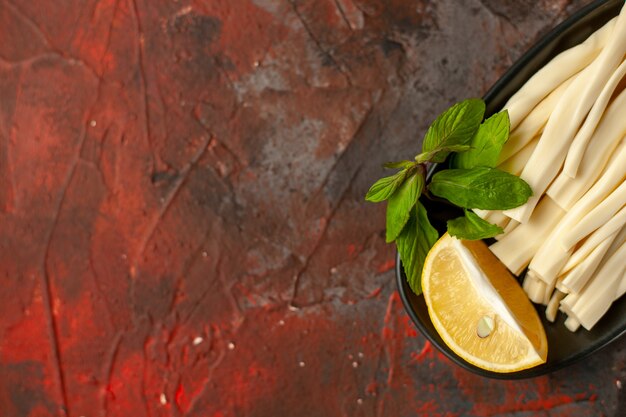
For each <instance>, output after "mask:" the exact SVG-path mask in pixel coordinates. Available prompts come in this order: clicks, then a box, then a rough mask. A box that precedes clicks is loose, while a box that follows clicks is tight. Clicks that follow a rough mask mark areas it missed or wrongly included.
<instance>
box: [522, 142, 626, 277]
mask: <svg viewBox="0 0 626 417" xmlns="http://www.w3.org/2000/svg"><path fill="white" fill-rule="evenodd" d="M620 146H621V145H620ZM625 160H626V146H621V148H620V155H619V157H617V158H614V159H612V160H611V162H610V163H609V165H607V167H606V168H605V170H604V173H603V174H602V175H601V179H600V180H599V181H598V182H596V183H595V184H594V186H593V187H591V189H589V191H587V193H585V195H584V196H583V197H582V198H581V199H580V200H578V202H577V203H576V204H574V206H573V207H572V209H571V210H569V211H568V212H567V213H566V214H565V215H564V216H563V218H562V219H561V220H560V221H559V223H558V224H557V225H556V227H555V228H554V229H553V230H552V232H551V233H550V234H549V235H548V236H547V237H546V238H545V239H544V241H543V243H542V245H541V247H540V248H539V250H538V251H537V253H536V254H535V256H534V257H533V259H532V261H531V262H530V265H529V267H530V268H531V269H533V270H534V271H535V272H536V273H537V274H538V275H539V277H541V279H542V280H543V281H544V282H545V283H546V284H552V283H553V282H554V280H556V277H557V276H558V273H559V272H560V271H561V269H562V268H563V266H565V263H566V262H567V259H568V258H569V257H570V256H571V254H572V252H573V250H572V249H570V250H567V249H566V248H564V247H563V245H561V238H562V236H563V234H564V233H565V232H567V231H569V230H570V229H572V228H574V227H575V226H576V224H577V223H578V222H579V221H580V220H581V219H582V218H583V217H584V216H585V215H586V214H587V213H589V212H590V211H591V210H593V208H594V207H596V206H597V205H598V204H600V203H601V202H602V200H604V199H605V198H606V197H607V196H608V195H609V194H610V193H611V192H612V191H613V190H615V188H616V187H617V186H618V184H621V182H622V180H623V178H624V165H623V161H625Z"/></svg>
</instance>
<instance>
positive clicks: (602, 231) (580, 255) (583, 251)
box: [560, 224, 626, 274]
mask: <svg viewBox="0 0 626 417" xmlns="http://www.w3.org/2000/svg"><path fill="white" fill-rule="evenodd" d="M613 226H614V224H609V225H606V224H605V225H603V226H602V227H601V228H599V229H598V230H596V231H595V232H593V234H592V235H591V236H589V237H588V238H587V239H585V242H584V243H583V244H582V245H580V247H578V248H577V249H576V250H575V251H574V253H573V254H572V256H571V257H570V258H569V259H568V260H567V263H566V264H565V266H564V267H563V269H562V270H561V272H560V273H561V274H565V273H567V272H568V271H570V270H571V269H572V268H574V267H575V266H576V265H578V264H579V263H581V262H582V261H583V260H584V259H585V258H587V256H589V255H590V254H591V252H592V251H594V250H595V249H596V248H597V247H598V245H600V244H601V243H602V242H604V241H605V240H606V239H607V238H608V237H609V236H613V240H616V241H617V242H623V241H624V239H626V227H623V226H622V228H621V229H620V230H616V229H615V228H614V227H613Z"/></svg>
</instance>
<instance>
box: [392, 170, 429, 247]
mask: <svg viewBox="0 0 626 417" xmlns="http://www.w3.org/2000/svg"><path fill="white" fill-rule="evenodd" d="M423 188H424V177H423V176H422V175H421V173H414V174H412V175H410V176H409V178H408V179H407V180H406V181H404V183H403V184H402V185H401V186H400V188H398V191H396V192H395V193H394V194H393V195H392V196H391V198H390V199H389V201H388V202H387V242H393V241H394V240H396V238H397V237H398V235H399V234H400V232H402V229H403V228H404V225H406V222H407V221H408V220H409V216H410V214H411V209H412V208H413V206H415V203H416V202H417V199H418V198H419V196H420V194H421V193H422V189H423Z"/></svg>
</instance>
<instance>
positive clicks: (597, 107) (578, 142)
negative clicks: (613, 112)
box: [563, 61, 626, 178]
mask: <svg viewBox="0 0 626 417" xmlns="http://www.w3.org/2000/svg"><path fill="white" fill-rule="evenodd" d="M624 75H626V61H624V62H622V64H621V65H620V66H619V67H617V69H616V70H615V72H614V73H613V75H612V76H611V78H610V79H609V81H608V82H607V83H606V85H605V86H604V88H603V89H602V92H601V93H600V95H599V96H598V99H597V100H596V102H595V103H594V105H593V107H592V108H591V110H590V111H589V114H588V115H587V118H586V119H585V122H584V123H583V125H582V127H581V128H580V130H579V131H578V133H577V134H576V136H575V137H574V140H573V141H572V146H570V148H569V151H568V152H567V157H566V158H565V164H564V165H563V174H565V175H567V176H568V177H570V178H575V177H576V173H577V172H578V166H579V165H580V162H581V160H582V158H583V154H584V153H585V150H586V149H587V144H588V143H589V140H590V139H591V135H592V134H593V132H594V130H595V129H596V127H597V126H598V122H599V121H600V117H602V114H603V113H604V110H605V109H606V106H607V104H609V99H610V98H611V96H612V95H613V92H614V91H615V89H616V88H617V85H618V84H619V83H620V82H621V81H622V78H624Z"/></svg>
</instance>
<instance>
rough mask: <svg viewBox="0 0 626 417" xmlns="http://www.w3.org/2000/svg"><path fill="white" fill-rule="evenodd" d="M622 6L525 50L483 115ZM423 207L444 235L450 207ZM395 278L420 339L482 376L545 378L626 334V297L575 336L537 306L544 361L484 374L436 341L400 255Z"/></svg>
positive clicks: (609, 4) (604, 2) (605, 1)
mask: <svg viewBox="0 0 626 417" xmlns="http://www.w3.org/2000/svg"><path fill="white" fill-rule="evenodd" d="M623 5H624V0H601V1H595V2H593V3H591V4H590V5H588V6H586V7H585V8H583V9H582V10H580V11H578V12H577V13H575V14H574V15H573V16H571V17H570V18H568V19H567V20H566V21H564V22H563V23H561V24H560V25H559V26H557V27H556V28H554V29H553V30H552V31H551V32H550V33H548V34H547V35H546V36H545V37H544V38H543V39H541V40H540V41H539V42H537V44H536V45H535V46H533V47H532V48H531V49H530V50H529V51H528V52H526V54H524V56H522V58H520V59H519V60H518V61H517V62H516V63H515V64H514V65H513V66H512V67H511V68H510V69H509V70H508V71H507V73H506V74H504V75H503V76H502V78H500V80H498V82H496V83H495V85H494V86H493V87H492V88H491V89H490V90H489V91H488V92H487V94H485V97H484V99H485V102H486V103H487V116H489V115H491V114H493V113H494V112H496V111H498V110H499V109H501V108H502V107H503V106H504V104H505V103H506V101H507V100H508V99H509V97H511V95H513V93H515V92H516V91H517V90H519V89H520V88H521V87H522V85H524V83H525V82H526V81H527V80H528V79H529V78H530V77H531V76H532V75H533V74H534V73H535V72H537V70H539V69H540V68H541V67H543V66H544V65H545V64H547V63H548V62H549V61H550V60H551V59H552V58H553V57H555V56H556V55H557V54H558V53H560V52H562V51H564V50H566V49H568V48H571V47H573V46H575V45H577V44H579V43H581V42H582V41H583V40H585V39H586V38H587V37H588V36H589V35H590V34H591V33H593V32H594V31H596V30H597V29H599V28H600V27H602V26H603V25H604V24H605V23H606V22H608V21H609V20H610V19H611V18H613V17H615V16H617V15H618V14H619V11H620V9H621V7H622V6H623ZM424 203H425V205H428V206H429V207H427V209H428V213H429V217H431V222H432V223H433V225H434V226H435V227H436V228H437V229H438V230H439V231H440V233H441V232H443V231H445V221H446V220H448V219H450V218H452V217H455V216H456V214H457V213H456V211H455V210H454V208H452V207H450V206H448V205H446V204H445V203H444V202H428V201H424ZM396 278H397V284H398V289H399V291H400V296H401V298H402V302H403V303H404V307H405V308H406V310H407V312H408V314H409V316H410V317H411V319H412V320H413V322H414V323H415V325H416V326H417V327H418V328H419V329H420V330H421V332H422V333H423V334H424V336H426V338H427V339H428V340H430V342H431V343H432V344H433V345H434V346H436V347H437V348H438V349H439V350H441V352H443V353H444V354H445V355H446V356H447V357H448V358H450V359H451V360H452V361H454V362H455V363H457V364H458V365H460V366H462V367H463V368H466V369H468V370H470V371H472V372H475V373H477V374H480V375H483V376H486V377H491V378H499V379H521V378H529V377H534V376H538V375H544V374H546V373H549V372H553V371H556V370H557V369H561V368H563V367H565V366H568V365H571V364H572V363H574V362H577V361H579V360H581V359H583V358H584V357H586V356H588V355H590V354H592V353H594V352H596V351H598V350H599V349H602V348H603V347H605V346H606V345H608V344H609V343H611V342H613V341H614V340H616V339H617V338H619V337H620V336H622V335H623V334H624V333H626V297H622V298H621V299H619V300H618V301H616V302H615V303H613V305H612V306H611V309H610V310H609V312H608V313H607V314H606V316H605V317H603V318H602V319H601V320H600V321H599V322H598V324H597V325H596V326H595V327H594V328H593V329H592V330H591V331H587V330H585V329H583V328H580V329H579V330H578V331H577V332H576V333H572V332H570V331H569V330H567V329H566V328H565V326H564V324H563V322H564V320H565V317H564V315H563V314H559V317H558V318H557V320H556V322H555V323H550V322H548V321H547V320H546V319H545V307H543V306H538V310H537V311H538V312H539V317H541V319H542V322H543V325H544V327H545V330H546V336H547V337H548V360H547V362H546V363H545V364H543V365H540V366H537V367H535V368H531V369H526V370H523V371H519V372H513V373H506V374H501V373H496V372H490V371H485V370H483V369H480V368H477V367H476V366H474V365H472V364H469V363H467V362H465V361H464V360H463V359H461V358H460V357H459V356H457V355H456V354H455V353H454V352H453V351H452V350H450V348H449V347H448V346H447V345H446V344H445V343H444V342H443V340H441V338H440V337H439V334H437V331H436V330H435V328H434V327H433V325H432V323H431V321H430V318H429V316H428V310H427V308H426V303H425V302H424V297H422V296H417V295H415V294H414V293H413V291H411V289H410V288H409V285H408V284H407V281H406V276H405V275H404V271H403V269H402V265H401V263H400V258H399V256H398V257H397V259H396Z"/></svg>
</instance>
